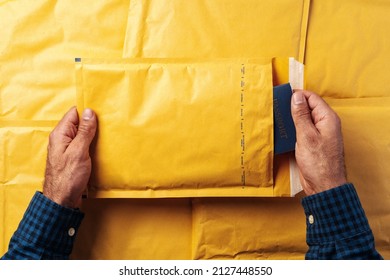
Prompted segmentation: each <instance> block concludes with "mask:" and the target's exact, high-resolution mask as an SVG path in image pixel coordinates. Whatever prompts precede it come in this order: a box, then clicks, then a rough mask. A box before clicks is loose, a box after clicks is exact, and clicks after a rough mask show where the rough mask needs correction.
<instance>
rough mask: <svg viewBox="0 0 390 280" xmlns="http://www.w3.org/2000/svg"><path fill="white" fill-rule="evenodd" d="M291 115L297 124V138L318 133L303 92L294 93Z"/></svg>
mask: <svg viewBox="0 0 390 280" xmlns="http://www.w3.org/2000/svg"><path fill="white" fill-rule="evenodd" d="M291 115H292V117H293V121H294V124H295V129H296V132H297V138H298V137H300V136H302V135H305V133H313V132H315V131H316V128H315V126H314V123H313V120H312V117H311V109H310V107H309V104H308V102H307V100H306V96H305V95H304V93H303V92H302V91H296V92H294V94H293V96H292V98H291Z"/></svg>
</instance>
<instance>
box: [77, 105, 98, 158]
mask: <svg viewBox="0 0 390 280" xmlns="http://www.w3.org/2000/svg"><path fill="white" fill-rule="evenodd" d="M96 128H97V119H96V114H95V113H94V112H93V111H92V110H91V109H89V108H87V109H85V110H84V111H83V114H82V117H81V120H80V123H79V126H78V129H77V134H76V137H75V138H74V139H73V141H72V143H71V145H72V146H74V147H76V148H77V149H79V150H81V151H89V146H90V145H91V142H92V140H93V138H94V137H95V134H96Z"/></svg>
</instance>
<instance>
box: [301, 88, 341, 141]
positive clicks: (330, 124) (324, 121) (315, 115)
mask: <svg viewBox="0 0 390 280" xmlns="http://www.w3.org/2000/svg"><path fill="white" fill-rule="evenodd" d="M303 93H304V95H305V96H306V97H307V101H308V104H309V108H310V109H311V117H312V119H313V122H314V125H315V127H316V128H317V130H318V131H319V132H320V133H321V134H323V133H325V134H326V133H328V132H329V131H333V130H334V129H336V130H337V129H339V128H340V119H339V117H338V115H337V114H336V112H335V111H334V110H333V109H332V108H331V107H330V106H329V105H328V104H327V103H326V102H325V100H324V99H322V98H321V97H320V96H318V95H317V94H315V93H313V92H309V91H304V92H303Z"/></svg>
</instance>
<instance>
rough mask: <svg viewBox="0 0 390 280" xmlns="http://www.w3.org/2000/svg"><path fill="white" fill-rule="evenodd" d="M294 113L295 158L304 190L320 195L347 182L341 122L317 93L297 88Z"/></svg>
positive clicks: (293, 104)
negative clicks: (295, 134)
mask: <svg viewBox="0 0 390 280" xmlns="http://www.w3.org/2000/svg"><path fill="white" fill-rule="evenodd" d="M291 113H292V116H293V120H294V123H295V128H296V133H297V143H296V147H295V158H296V161H297V164H298V168H299V171H300V177H301V178H300V179H301V183H302V187H303V190H304V191H305V193H306V194H307V195H312V194H316V193H319V192H322V191H325V190H328V189H331V188H334V187H337V186H340V185H342V184H345V183H346V182H347V179H346V171H345V162H344V148H343V138H342V134H341V122H340V118H339V117H338V116H337V114H336V113H335V112H334V111H333V110H332V109H331V108H330V107H329V105H328V104H327V103H326V102H325V101H324V100H323V99H322V98H321V97H319V96H318V95H317V94H315V93H313V92H309V91H302V90H298V91H295V92H294V94H293V96H292V100H291Z"/></svg>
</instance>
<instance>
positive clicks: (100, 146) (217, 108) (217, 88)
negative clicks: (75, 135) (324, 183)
mask: <svg viewBox="0 0 390 280" xmlns="http://www.w3.org/2000/svg"><path fill="white" fill-rule="evenodd" d="M76 67H77V84H78V109H79V111H80V112H81V111H82V110H83V109H84V108H86V107H90V108H93V109H94V110H95V111H96V114H97V116H98V132H97V137H96V145H95V147H94V148H93V149H92V152H91V154H92V160H93V171H92V175H91V180H90V186H89V195H90V196H91V197H180V196H181V197H183V196H184V197H186V196H189V197H194V196H272V195H273V188H272V186H273V174H272V166H273V106H272V102H273V99H272V63H271V60H270V59H264V60H262V59H255V60H250V59H237V60H217V61H207V60H205V61H200V62H197V61H193V62H191V61H189V62H187V61H186V60H169V59H167V60H165V59H155V60H153V59H150V60H145V59H133V60H123V61H122V60H118V61H115V60H114V61H110V60H106V61H99V60H98V61H96V60H88V59H82V61H81V62H80V63H77V65H76Z"/></svg>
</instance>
